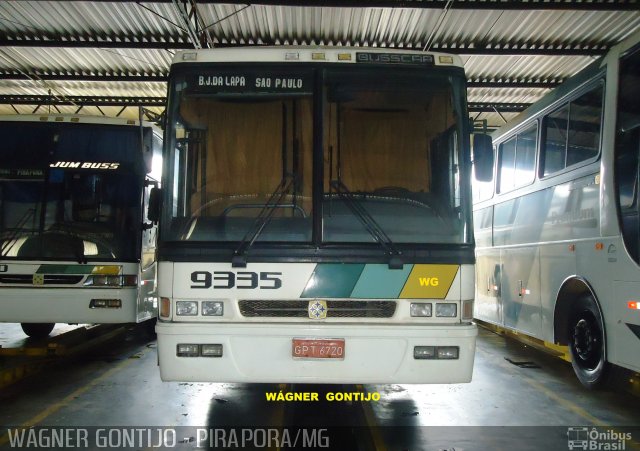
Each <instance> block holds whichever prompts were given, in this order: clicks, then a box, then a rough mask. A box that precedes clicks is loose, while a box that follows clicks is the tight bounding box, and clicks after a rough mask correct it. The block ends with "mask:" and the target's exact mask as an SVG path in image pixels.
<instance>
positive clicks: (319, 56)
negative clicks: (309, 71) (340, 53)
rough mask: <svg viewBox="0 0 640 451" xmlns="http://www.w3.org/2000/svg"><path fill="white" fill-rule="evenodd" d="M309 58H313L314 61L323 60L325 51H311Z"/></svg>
mask: <svg viewBox="0 0 640 451" xmlns="http://www.w3.org/2000/svg"><path fill="white" fill-rule="evenodd" d="M311 59H312V60H314V61H317V60H321V61H324V60H326V59H327V58H326V55H325V53H312V54H311Z"/></svg>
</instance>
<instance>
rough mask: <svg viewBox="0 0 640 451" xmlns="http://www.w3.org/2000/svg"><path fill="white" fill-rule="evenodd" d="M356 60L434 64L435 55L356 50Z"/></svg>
mask: <svg viewBox="0 0 640 451" xmlns="http://www.w3.org/2000/svg"><path fill="white" fill-rule="evenodd" d="M356 62H358V63H370V64H433V55H427V54H424V55H421V54H419V53H377V52H356Z"/></svg>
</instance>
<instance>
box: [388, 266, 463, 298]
mask: <svg viewBox="0 0 640 451" xmlns="http://www.w3.org/2000/svg"><path fill="white" fill-rule="evenodd" d="M459 267H460V266H459V265H414V266H413V269H412V270H411V274H409V277H408V278H407V281H406V282H405V284H404V288H403V289H402V292H401V293H400V298H401V299H444V298H445V297H447V293H448V292H449V288H451V284H452V283H453V280H454V279H455V278H456V274H457V273H458V268H459Z"/></svg>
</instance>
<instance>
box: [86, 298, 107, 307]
mask: <svg viewBox="0 0 640 451" xmlns="http://www.w3.org/2000/svg"><path fill="white" fill-rule="evenodd" d="M89 308H107V300H106V299H91V302H89Z"/></svg>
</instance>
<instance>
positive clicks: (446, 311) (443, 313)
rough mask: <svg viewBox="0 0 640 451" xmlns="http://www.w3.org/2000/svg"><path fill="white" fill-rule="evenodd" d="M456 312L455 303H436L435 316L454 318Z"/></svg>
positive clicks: (456, 306)
mask: <svg viewBox="0 0 640 451" xmlns="http://www.w3.org/2000/svg"><path fill="white" fill-rule="evenodd" d="M457 313H458V305H457V304H449V303H446V304H445V303H438V304H436V316H439V317H445V318H454V317H455V316H456V314H457Z"/></svg>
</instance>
